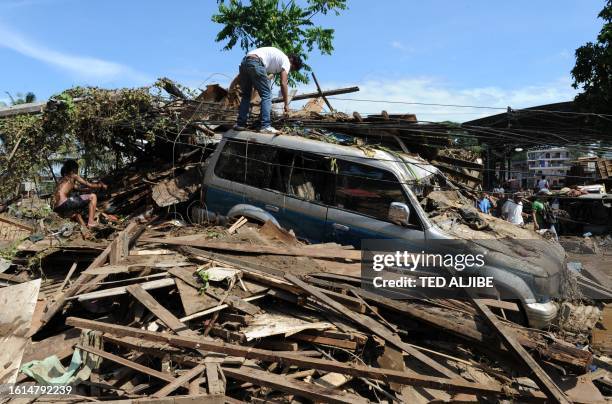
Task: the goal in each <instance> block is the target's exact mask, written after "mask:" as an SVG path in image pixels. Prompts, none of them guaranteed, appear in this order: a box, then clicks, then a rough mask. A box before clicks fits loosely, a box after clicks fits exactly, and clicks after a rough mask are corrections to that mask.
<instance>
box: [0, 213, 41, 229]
mask: <svg viewBox="0 0 612 404" xmlns="http://www.w3.org/2000/svg"><path fill="white" fill-rule="evenodd" d="M0 222H4V223H8V224H10V225H11V226H15V227H18V228H20V229H22V230H26V231H28V232H30V233H34V228H33V227H32V226H28V225H26V224H23V223H21V222H20V221H18V220H15V219H12V218H9V217H6V216H4V215H0Z"/></svg>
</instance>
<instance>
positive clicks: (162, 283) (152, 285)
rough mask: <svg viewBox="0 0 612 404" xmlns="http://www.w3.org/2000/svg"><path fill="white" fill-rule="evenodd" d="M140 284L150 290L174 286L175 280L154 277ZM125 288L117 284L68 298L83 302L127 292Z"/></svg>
mask: <svg viewBox="0 0 612 404" xmlns="http://www.w3.org/2000/svg"><path fill="white" fill-rule="evenodd" d="M140 285H141V287H142V288H143V289H145V290H151V289H159V288H167V287H169V286H174V285H175V281H174V278H162V279H155V280H153V281H148V282H143V283H141V284H140ZM127 288H128V286H117V287H116V288H109V289H102V290H96V291H95V292H89V293H83V294H82V295H77V296H73V297H70V298H69V299H78V300H79V301H80V302H83V301H87V300H94V299H100V298H103V297H111V296H120V295H125V294H126V293H127Z"/></svg>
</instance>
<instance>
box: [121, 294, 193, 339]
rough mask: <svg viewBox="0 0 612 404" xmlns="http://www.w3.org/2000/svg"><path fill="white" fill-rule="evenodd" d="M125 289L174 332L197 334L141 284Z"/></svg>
mask: <svg viewBox="0 0 612 404" xmlns="http://www.w3.org/2000/svg"><path fill="white" fill-rule="evenodd" d="M126 290H127V292H128V293H129V294H131V295H132V296H134V297H135V298H136V299H138V301H139V302H140V303H142V305H143V306H145V307H146V308H147V309H148V310H149V311H150V312H151V313H153V314H155V316H156V317H157V318H158V319H160V320H161V321H162V322H163V323H164V324H165V325H166V326H167V327H168V328H170V329H171V330H172V331H174V332H175V333H177V334H179V335H197V333H196V332H195V331H193V330H191V329H189V327H187V326H186V325H185V324H183V323H182V322H181V321H180V320H179V319H178V318H176V317H175V316H174V314H172V313H170V311H168V310H167V309H166V308H165V307H163V306H162V305H161V304H159V303H158V302H157V300H155V298H154V297H153V296H151V295H150V294H149V293H148V292H147V291H146V290H145V289H143V287H142V286H140V285H130V286H128V287H127V288H126Z"/></svg>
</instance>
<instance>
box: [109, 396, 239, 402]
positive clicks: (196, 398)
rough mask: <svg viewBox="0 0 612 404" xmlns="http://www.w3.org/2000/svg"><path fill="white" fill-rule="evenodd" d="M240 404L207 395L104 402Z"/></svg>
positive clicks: (226, 398)
mask: <svg viewBox="0 0 612 404" xmlns="http://www.w3.org/2000/svg"><path fill="white" fill-rule="evenodd" d="M230 402H231V403H234V402H236V403H242V401H237V400H236V401H230V400H229V397H224V396H211V395H209V394H196V395H188V396H171V397H162V398H153V397H145V398H133V399H126V400H104V403H105V404H227V403H230Z"/></svg>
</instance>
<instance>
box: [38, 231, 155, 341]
mask: <svg viewBox="0 0 612 404" xmlns="http://www.w3.org/2000/svg"><path fill="white" fill-rule="evenodd" d="M145 227H146V226H145V225H141V226H140V227H139V226H138V224H137V223H136V222H130V223H129V224H128V225H127V227H126V228H125V229H123V232H125V233H128V234H130V233H131V235H130V240H131V241H134V239H136V238H137V237H138V236H140V233H141V232H142V231H144V229H145ZM110 250H111V246H110V244H109V245H108V246H107V247H106V248H105V249H104V251H102V253H100V255H98V256H97V257H96V258H95V259H94V260H93V262H92V263H91V264H90V265H89V266H88V267H87V269H90V268H97V267H99V266H102V265H104V263H105V262H106V260H107V259H108V256H109V254H110ZM105 277H106V276H105V275H99V276H96V277H94V276H92V275H84V274H81V275H79V277H78V278H77V280H76V281H75V282H74V283H73V284H72V285H71V286H70V287H69V288H68V289H66V290H65V291H63V292H62V293H61V294H60V295H59V296H58V297H57V298H56V300H55V301H54V302H50V303H49V304H48V305H47V307H46V312H45V314H44V316H43V317H42V319H41V325H40V327H43V326H44V325H45V324H47V323H48V322H49V320H51V318H52V317H53V316H55V314H57V312H58V311H60V310H61V309H62V308H63V307H64V304H65V303H66V300H67V299H68V298H69V297H71V296H74V295H76V294H77V293H78V292H79V290H80V289H81V288H82V287H83V286H85V285H86V284H87V282H89V281H91V280H94V281H97V280H100V279H101V280H104V279H105ZM39 329H40V328H39Z"/></svg>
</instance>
